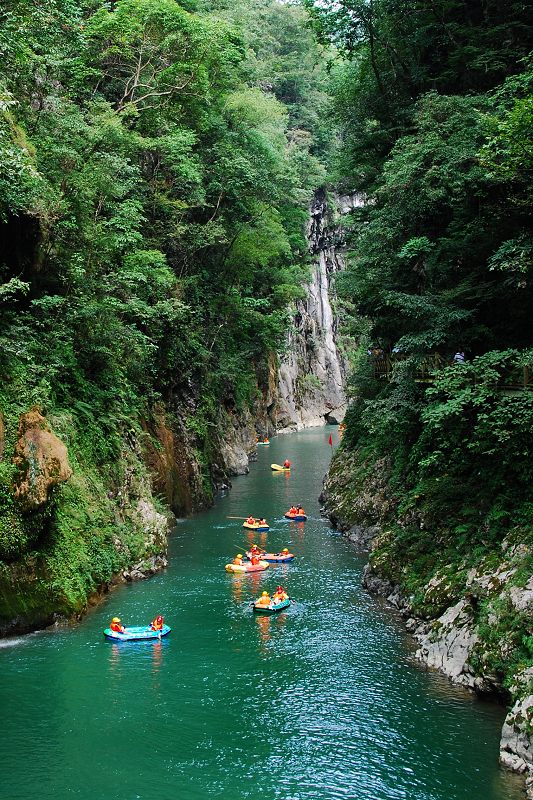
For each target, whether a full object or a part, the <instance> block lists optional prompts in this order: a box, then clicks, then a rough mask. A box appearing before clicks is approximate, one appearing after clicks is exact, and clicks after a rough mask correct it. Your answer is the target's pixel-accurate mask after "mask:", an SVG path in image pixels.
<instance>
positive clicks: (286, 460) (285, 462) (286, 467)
mask: <svg viewBox="0 0 533 800" xmlns="http://www.w3.org/2000/svg"><path fill="white" fill-rule="evenodd" d="M283 466H284V467H285V469H290V468H291V462H290V461H289V459H288V458H286V459H285V461H284V462H283Z"/></svg>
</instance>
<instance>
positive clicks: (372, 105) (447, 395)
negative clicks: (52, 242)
mask: <svg viewBox="0 0 533 800" xmlns="http://www.w3.org/2000/svg"><path fill="white" fill-rule="evenodd" d="M307 6H308V7H309V8H310V9H311V11H312V14H313V18H314V23H315V26H316V29H317V30H318V31H319V33H320V35H321V36H322V38H323V39H324V40H330V41H332V42H334V43H335V44H336V45H337V46H338V47H339V48H341V49H342V50H343V51H344V53H345V54H346V56H347V61H346V62H344V63H343V64H341V65H340V66H336V67H335V68H334V70H333V73H332V80H333V91H334V96H335V108H336V119H337V123H338V125H339V144H338V146H337V151H336V154H335V161H336V170H337V178H338V180H339V181H340V182H341V183H342V185H344V186H345V187H346V188H347V189H356V190H357V191H359V192H360V193H362V194H363V195H364V196H366V199H367V202H366V204H365V206H364V207H363V209H361V210H358V211H357V212H356V214H354V216H353V220H352V225H351V230H350V233H349V244H350V248H351V258H350V259H349V265H348V269H347V271H346V273H345V275H344V276H343V279H342V282H341V284H342V285H341V287H340V288H341V292H342V293H343V295H344V297H345V299H346V301H347V302H348V305H349V307H350V308H352V309H353V310H354V312H355V313H354V314H353V315H352V319H351V325H352V327H353V329H354V331H355V333H356V334H358V335H359V341H360V349H359V352H358V353H357V354H356V356H355V358H354V365H355V369H354V373H353V377H352V387H353V391H354V396H355V402H354V404H353V406H352V409H351V412H350V425H349V426H348V441H349V442H351V444H352V445H354V446H358V447H360V448H362V450H361V452H365V453H367V454H368V452H369V451H372V452H373V454H374V455H373V458H381V457H383V456H384V455H385V456H387V458H389V459H390V461H391V464H392V470H393V473H394V476H395V480H396V482H397V483H396V486H397V488H400V487H401V489H402V491H403V492H405V491H411V494H410V495H409V496H410V497H413V498H416V501H415V500H413V503H414V504H415V505H418V506H424V508H425V509H426V510H427V512H428V513H429V514H432V515H434V517H435V519H439V521H441V520H442V508H443V507H447V510H448V520H447V523H442V521H441V522H440V524H449V525H451V526H453V524H454V520H457V518H459V519H460V518H461V514H462V513H463V512H465V509H472V507H473V506H474V507H475V508H476V511H475V513H474V517H475V520H474V521H473V525H472V531H471V533H472V536H473V537H474V538H475V537H479V536H481V537H483V536H484V535H485V533H484V532H483V531H484V524H483V520H488V522H487V525H488V526H489V528H490V526H491V525H492V522H490V520H492V521H494V519H495V517H494V516H491V509H494V508H495V507H498V506H502V507H505V509H506V510H507V512H508V513H509V514H510V516H508V517H506V520H507V526H509V520H510V519H511V517H512V516H513V515H512V511H511V509H512V510H513V511H514V512H515V516H514V517H513V518H514V519H515V520H518V521H520V522H523V519H524V517H523V512H524V509H525V508H526V507H527V508H530V507H529V506H528V503H530V501H531V495H530V487H531V476H530V474H529V467H528V466H527V465H528V464H530V459H531V455H532V452H533V440H532V438H531V424H532V422H533V404H532V401H533V396H532V395H531V392H528V391H527V390H522V391H521V390H520V389H519V388H518V387H519V386H520V385H523V380H524V377H525V378H526V379H527V376H528V375H529V374H530V373H529V372H528V368H530V367H531V361H532V352H531V348H532V346H533V328H532V326H531V309H532V308H533V284H532V275H533V273H532V268H533V262H532V258H531V256H532V253H533V240H532V239H531V231H530V223H529V214H530V211H531V194H530V191H531V190H530V187H531V155H532V146H531V130H532V129H533V124H532V123H533V118H532V106H531V90H532V81H533V72H532V70H531V60H530V58H531V56H530V53H529V50H530V48H531V25H530V22H531V18H530V14H531V8H530V7H529V6H528V4H525V3H521V2H508V3H496V2H491V1H490V0H489V2H486V1H485V0H484V1H483V2H472V3H462V2H456V1H455V0H442V2H441V1H440V0H437V1H436V2H427V1H426V0H420V2H408V3H407V2H403V0H399V1H398V2H396V0H392V2H391V0H370V2H369V1H368V0H361V2H359V0H339V2H327V1H324V2H322V1H321V2H312V0H310V1H309V2H308V3H307ZM367 350H368V351H369V352H370V353H371V355H370V356H368V355H367ZM457 351H460V352H463V353H464V354H465V357H466V363H465V364H456V365H450V366H447V367H446V365H447V364H451V360H452V356H453V355H454V353H456V352H457ZM372 353H374V354H376V353H377V354H379V355H377V356H376V355H372ZM380 361H381V364H383V362H384V361H387V363H388V364H389V367H388V373H387V376H385V377H377V376H379V375H380V374H381V375H383V374H384V373H383V370H382V372H381V373H380ZM432 365H437V366H439V367H440V368H441V369H439V370H437V372H436V373H434V374H433V375H432V374H431V369H432ZM442 367H445V368H444V369H442ZM387 377H388V378H389V380H387V379H386V378H387ZM433 380H434V385H433V388H431V389H428V388H427V387H428V381H430V382H431V381H433ZM511 385H512V386H514V387H515V388H514V389H511V388H510V387H511ZM505 386H508V387H509V389H508V391H506V389H505ZM530 387H531V384H530ZM522 426H524V427H522ZM518 431H520V433H519V432H518ZM496 452H498V458H497V459H495V458H494V456H495V453H496ZM480 474H481V475H483V480H482V482H480V480H479V475H480ZM511 475H512V477H511ZM506 476H507V477H506ZM435 481H436V482H437V483H435ZM436 490H438V491H436ZM524 513H525V512H524ZM529 513H530V512H529ZM496 516H497V518H498V519H501V518H502V517H501V516H498V515H496ZM497 527H498V526H497V525H496V528H497ZM469 530H470V529H469Z"/></svg>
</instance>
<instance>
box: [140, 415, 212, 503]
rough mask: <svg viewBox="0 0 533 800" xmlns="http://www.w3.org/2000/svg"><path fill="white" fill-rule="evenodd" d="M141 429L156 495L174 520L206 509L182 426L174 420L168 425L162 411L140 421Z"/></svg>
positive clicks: (188, 443)
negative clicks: (143, 433)
mask: <svg viewBox="0 0 533 800" xmlns="http://www.w3.org/2000/svg"><path fill="white" fill-rule="evenodd" d="M143 428H144V429H145V431H146V432H147V433H148V434H149V436H147V437H146V440H145V442H144V450H145V461H146V463H147V465H148V467H149V468H150V471H151V473H152V482H153V488H154V489H155V491H156V492H157V494H159V495H160V496H162V497H164V498H165V500H166V502H167V503H168V505H169V506H170V508H171V509H172V512H173V513H174V514H176V515H177V516H180V515H182V514H190V513H191V512H192V511H193V510H195V509H197V508H201V507H202V506H203V505H205V502H206V501H205V498H204V497H203V488H202V477H201V475H200V471H199V467H198V464H197V462H196V461H195V459H194V458H193V456H192V446H191V443H190V442H189V441H188V438H187V433H186V431H185V430H184V428H183V426H182V425H181V423H180V422H179V421H177V420H175V421H174V424H172V425H171V424H170V422H169V421H168V419H167V415H166V413H165V409H164V408H157V409H155V410H154V414H153V416H152V418H151V419H150V420H144V421H143Z"/></svg>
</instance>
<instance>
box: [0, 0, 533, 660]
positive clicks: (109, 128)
mask: <svg viewBox="0 0 533 800" xmlns="http://www.w3.org/2000/svg"><path fill="white" fill-rule="evenodd" d="M530 15H531V7H530V5H529V4H527V3H524V2H511V1H509V2H498V3H496V2H495V1H494V0H475V1H474V2H469V3H463V2H458V0H434V2H428V1H427V0H410V2H406V1H405V0H336V1H335V2H329V1H328V0H320V2H318V1H317V2H314V1H313V0H302V2H286V3H281V2H277V1H276V0H183V2H177V0H116V2H111V0H110V1H109V2H103V1H102V0H43V1H42V2H39V3H34V2H28V0H5V2H3V3H2V8H1V9H0V53H1V55H2V58H1V61H0V619H1V620H2V621H3V622H6V621H11V622H12V621H13V620H15V621H16V623H15V624H16V625H17V626H19V627H24V626H27V627H28V626H29V627H31V626H35V625H37V624H41V623H44V622H45V621H49V620H50V619H51V617H52V616H53V614H55V613H64V614H66V615H70V614H72V613H76V612H78V611H81V610H83V609H84V608H85V606H86V603H87V599H88V598H89V597H90V596H91V595H92V594H94V593H95V592H97V591H98V590H99V588H100V587H102V586H105V585H108V584H109V582H110V581H112V579H113V576H114V575H116V574H117V573H118V572H119V571H120V570H122V569H125V568H126V567H128V566H130V565H131V564H133V563H134V562H135V561H139V560H141V559H143V558H148V557H150V556H152V555H154V554H156V553H157V552H159V551H160V550H161V549H162V547H163V545H162V540H161V532H160V531H159V529H158V527H157V524H156V523H154V525H155V527H154V529H153V531H152V535H151V536H149V537H147V535H146V519H147V517H146V514H144V516H143V514H141V512H140V511H139V508H140V507H141V506H142V504H143V503H144V504H145V505H144V506H142V507H143V508H145V507H146V503H148V504H149V505H150V508H152V509H153V511H151V512H150V513H151V514H152V518H153V519H155V520H156V521H157V519H158V518H159V517H158V515H159V516H161V515H163V516H164V515H165V514H166V513H167V511H168V507H169V506H170V507H171V508H172V510H173V511H174V512H175V513H178V514H179V513H183V512H188V511H191V510H193V509H197V508H199V507H201V506H202V505H205V504H208V503H209V502H211V500H212V496H213V489H214V484H215V481H214V469H215V462H217V461H218V460H219V449H218V445H219V442H220V440H221V439H222V438H223V437H224V431H225V426H226V425H227V424H231V421H232V420H237V421H238V420H239V419H240V418H241V417H240V415H246V414H248V415H251V418H252V419H253V418H254V415H256V414H257V409H258V407H259V405H260V403H261V398H262V396H263V395H264V392H265V386H266V384H267V382H268V377H267V376H268V373H269V370H270V369H271V367H272V364H274V365H275V364H276V363H277V359H278V358H279V356H280V354H282V353H283V351H284V348H285V347H286V344H287V332H288V331H289V330H290V328H291V325H292V321H291V308H292V304H293V303H294V302H295V301H296V300H297V299H298V298H302V297H303V296H304V292H305V288H304V287H305V282H306V278H307V277H308V271H309V254H308V246H307V241H306V237H305V226H306V223H307V220H308V209H309V203H310V201H311V199H312V197H313V195H314V193H315V192H316V191H317V190H318V189H320V190H321V191H324V190H325V191H326V192H328V193H330V195H335V194H336V193H344V194H348V195H354V194H357V196H358V197H359V198H360V199H361V202H360V203H359V204H358V205H357V207H356V208H355V209H354V210H353V212H352V213H351V214H350V215H349V217H348V219H346V220H344V222H343V228H344V234H343V235H344V238H345V242H346V248H347V256H346V263H347V267H346V270H345V271H344V272H343V273H342V274H341V275H340V277H339V278H338V280H337V281H336V284H335V292H336V296H337V297H336V303H337V308H336V311H337V313H338V315H339V317H340V319H341V321H342V326H343V328H342V329H343V332H344V335H345V341H346V342H347V343H349V344H348V345H347V346H346V349H347V352H346V356H347V358H348V359H349V363H350V377H349V392H350V398H351V405H350V408H349V411H348V414H347V418H346V422H347V429H346V433H345V436H344V440H343V445H342V447H341V448H340V450H339V453H338V455H337V457H336V459H335V461H334V465H333V470H332V475H333V478H335V474H336V472H337V471H339V472H342V471H343V470H345V469H346V464H349V465H350V470H351V472H350V481H349V485H350V488H349V491H347V493H346V497H345V507H344V511H345V516H346V518H348V519H350V520H352V521H357V520H358V519H359V517H358V516H357V515H358V513H359V511H358V510H357V509H358V503H357V497H358V496H359V495H360V494H362V493H364V492H365V491H367V492H370V493H373V494H376V493H378V489H376V487H379V492H381V493H382V494H383V497H386V498H387V500H386V502H385V501H384V502H383V503H382V506H381V509H380V510H378V511H376V513H375V515H374V516H375V517H377V518H380V520H381V521H382V522H384V523H386V526H387V536H386V537H384V538H383V541H382V543H381V545H380V546H379V547H378V548H377V549H376V550H375V551H374V553H373V555H372V558H373V559H374V564H375V565H376V566H377V565H380V569H381V571H382V572H384V573H385V574H387V576H388V577H390V578H391V579H394V580H395V581H397V582H399V583H400V584H401V586H402V588H403V589H404V590H406V591H407V592H408V593H410V595H411V597H412V600H413V604H414V607H415V608H416V610H417V611H418V613H420V614H421V615H424V614H427V615H428V616H432V615H434V614H435V613H436V611H437V610H438V608H439V607H440V605H439V604H440V603H441V602H442V598H440V599H434V600H431V601H428V599H427V594H426V593H425V587H426V586H427V583H428V581H429V580H430V579H431V577H432V576H433V575H434V574H435V572H436V570H438V569H439V568H440V567H442V565H443V564H446V565H447V568H448V572H449V574H450V576H460V575H461V574H463V573H464V571H465V570H467V569H468V568H469V567H470V566H471V565H472V564H476V563H480V562H481V561H483V560H488V561H490V560H491V559H496V560H497V557H498V553H500V552H501V547H502V542H505V543H507V545H508V546H511V545H516V544H519V545H531V544H533V537H532V530H533V497H532V493H531V486H532V484H533V466H532V465H533V460H532V455H533V393H532V389H533V325H532V309H533V266H532V255H533V240H532V238H531V231H530V214H531V196H530V195H531V186H532V177H533V145H532V141H531V130H532V129H533V120H532V116H533V115H532V111H533V103H532V93H531V89H532V84H533V64H532V61H531V52H530V51H531V22H532V20H531V18H530ZM350 343H352V344H350ZM353 343H355V344H353ZM29 412H31V413H33V415H34V417H33V423H32V424H34V426H37V428H38V429H40V430H41V434H42V435H41V438H42V437H43V436H44V438H47V441H48V442H49V444H50V443H51V444H50V447H51V448H52V450H54V448H55V451H54V452H56V461H57V464H56V469H57V474H56V475H55V476H52V480H51V485H50V486H49V487H47V490H46V491H45V492H44V495H43V493H42V492H41V494H40V495H39V494H38V493H36V490H35V487H33V488H32V486H31V485H30V487H29V489H28V486H25V485H24V480H23V479H22V476H23V475H24V476H26V477H27V476H28V475H29V476H30V477H31V475H32V474H33V473H35V471H36V470H37V469H38V466H39V465H38V464H37V461H36V457H35V458H34V457H33V456H32V454H31V452H30V454H29V455H28V452H27V451H24V452H22V451H21V450H20V448H19V450H20V452H19V450H17V448H18V447H19V444H18V442H19V440H20V437H21V433H23V430H22V429H21V424H22V423H21V418H22V416H23V415H27V414H28V413H29ZM21 415H22V416H21ZM228 420H229V422H228ZM26 422H28V420H26ZM28 424H29V423H28ZM56 437H58V439H56ZM170 440H171V441H173V442H174V445H175V446H174V450H175V451H176V450H179V451H180V452H181V451H183V452H184V453H185V456H184V458H183V461H184V463H185V462H187V464H188V466H187V465H185V466H184V464H181V466H179V465H178V466H176V464H175V463H173V465H172V470H175V471H177V472H178V473H179V475H178V478H179V480H178V481H177V483H178V484H179V486H178V487H177V488H176V487H174V490H173V491H171V492H170V494H168V492H167V493H165V491H159V489H158V487H157V486H154V485H153V477H152V476H151V467H152V466H153V464H154V463H155V462H158V460H159V461H161V459H162V458H163V455H164V453H165V452H166V451H165V446H166V444H165V442H168V441H170ZM60 443H63V445H64V446H65V447H66V450H67V451H68V460H66V458H65V457H64V455H63V450H61V447H60ZM13 453H15V457H13ZM34 462H35V463H34ZM165 463H166V462H165ZM191 464H192V466H191ZM167 467H168V465H167ZM169 469H170V468H169ZM32 470H33V473H32ZM180 470H181V471H180ZM167 471H168V470H167ZM70 475H71V477H70V478H69V480H68V481H65V480H64V478H65V476H70ZM28 480H30V479H28ZM180 481H181V483H180ZM30 484H31V480H30ZM184 486H185V488H183V487H184ZM373 487H374V488H373ZM48 489H49V491H48ZM32 493H33V494H32ZM143 513H144V512H143ZM370 516H371V515H370ZM360 518H361V519H364V520H367V521H368V519H369V514H368V510H365V511H364V513H363V512H360ZM158 531H159V532H158ZM528 559H529V560H528ZM532 566H533V562H532V561H531V557H530V556H528V557H527V558H526V559H523V560H522V562H521V567H520V569H521V570H522V573H520V574H523V573H524V571H525V570H528V569H529V574H531V568H532ZM450 581H451V583H452V584H453V588H452V589H451V590H450V591H451V592H452V594H453V591H457V592H459V591H461V590H460V588H459V586H460V584H461V581H460V580H459V579H457V583H456V585H455V584H454V580H453V579H452V577H450ZM447 599H449V598H447ZM485 611H486V609H485ZM483 613H485V612H484V611H483V609H481V610H480V614H483ZM504 616H505V615H504ZM502 618H503V617H502ZM11 622H10V624H11ZM505 625H506V626H507V627H506V628H505V630H504V631H503V633H505V634H506V635H507V634H508V635H510V636H512V637H514V638H513V642H514V643H515V645H516V647H515V649H514V651H513V656H512V658H513V659H514V661H513V663H514V664H515V666H517V665H519V664H523V663H531V662H532V659H533V650H532V640H531V637H530V636H529V637H528V636H526V635H524V631H523V626H522V623H521V622H520V623H517V621H516V619H515V617H514V616H513V615H512V613H511V612H510V611H509V613H508V614H507V616H505ZM496 651H497V648H494V651H493V652H492V655H491V656H490V657H491V658H493V661H494V663H493V664H492V668H493V669H495V670H500V671H502V669H504V668H503V667H502V664H501V663H500V661H498V658H499V657H498V655H497V652H496Z"/></svg>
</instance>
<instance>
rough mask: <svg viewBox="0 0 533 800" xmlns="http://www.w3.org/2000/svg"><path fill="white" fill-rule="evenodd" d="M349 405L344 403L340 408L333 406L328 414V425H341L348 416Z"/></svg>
mask: <svg viewBox="0 0 533 800" xmlns="http://www.w3.org/2000/svg"><path fill="white" fill-rule="evenodd" d="M347 409H348V406H346V405H342V406H338V408H333V409H332V410H331V411H329V412H328V413H327V414H326V422H327V423H328V425H340V424H341V422H342V421H343V420H344V417H345V416H346V411H347Z"/></svg>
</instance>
